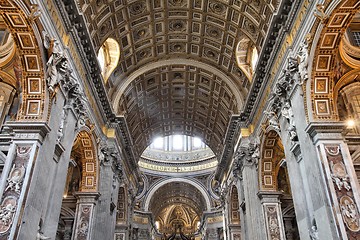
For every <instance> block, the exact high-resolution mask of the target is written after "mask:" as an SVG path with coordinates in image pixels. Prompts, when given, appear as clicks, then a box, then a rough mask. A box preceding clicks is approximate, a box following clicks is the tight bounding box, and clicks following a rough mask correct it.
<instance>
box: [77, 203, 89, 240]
mask: <svg viewBox="0 0 360 240" xmlns="http://www.w3.org/2000/svg"><path fill="white" fill-rule="evenodd" d="M91 210H92V206H91V205H82V206H81V212H80V218H79V222H78V226H77V229H76V230H77V234H76V235H77V238H76V239H79V240H86V239H87V237H88V234H89V222H90V215H91Z"/></svg>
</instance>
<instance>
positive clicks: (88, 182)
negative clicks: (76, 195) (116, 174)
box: [67, 130, 99, 192]
mask: <svg viewBox="0 0 360 240" xmlns="http://www.w3.org/2000/svg"><path fill="white" fill-rule="evenodd" d="M71 155H72V156H71V157H76V158H78V163H79V164H81V166H80V168H81V176H80V178H81V181H80V182H79V189H78V191H81V192H96V191H97V190H98V171H99V170H98V169H99V167H98V165H99V164H98V159H97V152H96V147H95V144H94V139H93V136H92V134H91V133H89V132H88V131H87V130H81V131H80V132H79V133H78V134H77V136H76V138H75V141H74V144H73V149H72V153H71ZM67 181H68V184H71V183H70V181H69V179H68V180H67Z"/></svg>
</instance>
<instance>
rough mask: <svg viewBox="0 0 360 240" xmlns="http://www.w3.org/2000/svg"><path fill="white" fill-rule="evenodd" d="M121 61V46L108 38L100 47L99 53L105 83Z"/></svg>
mask: <svg viewBox="0 0 360 240" xmlns="http://www.w3.org/2000/svg"><path fill="white" fill-rule="evenodd" d="M119 59H120V46H119V44H118V43H117V42H116V41H115V40H114V39H112V38H108V39H107V40H106V41H105V42H104V44H103V45H102V46H101V47H100V49H99V52H98V61H99V64H100V67H101V74H102V76H103V78H104V81H105V83H106V82H107V80H108V79H109V77H110V75H111V73H112V72H113V71H114V70H115V68H116V66H117V65H118V62H119Z"/></svg>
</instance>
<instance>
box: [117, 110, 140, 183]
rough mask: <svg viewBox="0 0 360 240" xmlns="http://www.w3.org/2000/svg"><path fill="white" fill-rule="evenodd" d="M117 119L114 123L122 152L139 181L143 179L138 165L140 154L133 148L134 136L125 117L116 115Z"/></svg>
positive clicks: (131, 171) (127, 165) (126, 163)
mask: <svg viewBox="0 0 360 240" xmlns="http://www.w3.org/2000/svg"><path fill="white" fill-rule="evenodd" d="M115 121H116V124H115V123H114V126H115V127H116V133H117V139H118V142H119V143H120V145H121V146H122V151H121V152H122V153H123V155H124V158H125V159H126V161H124V164H125V165H126V166H125V167H126V168H127V169H129V171H130V172H129V173H131V174H132V175H133V176H134V177H135V178H136V180H137V182H139V181H140V179H141V177H140V174H139V171H138V165H137V159H138V158H139V154H138V153H136V152H134V150H133V149H134V147H133V143H132V138H131V135H130V131H129V128H128V126H127V123H126V120H125V117H123V116H122V117H116V120H115Z"/></svg>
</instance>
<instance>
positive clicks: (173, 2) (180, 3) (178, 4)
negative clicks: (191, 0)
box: [169, 0, 185, 6]
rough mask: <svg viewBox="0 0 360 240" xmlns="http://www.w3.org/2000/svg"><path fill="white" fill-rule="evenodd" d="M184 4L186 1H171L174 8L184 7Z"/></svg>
mask: <svg viewBox="0 0 360 240" xmlns="http://www.w3.org/2000/svg"><path fill="white" fill-rule="evenodd" d="M184 3H185V1H184V0H169V4H170V5H173V6H182V5H184Z"/></svg>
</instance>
